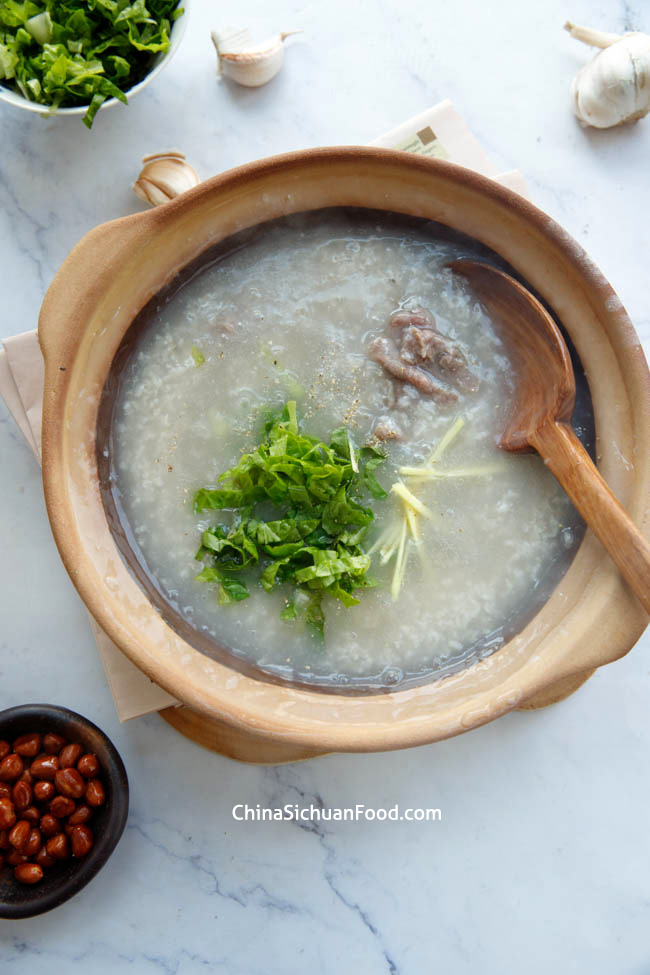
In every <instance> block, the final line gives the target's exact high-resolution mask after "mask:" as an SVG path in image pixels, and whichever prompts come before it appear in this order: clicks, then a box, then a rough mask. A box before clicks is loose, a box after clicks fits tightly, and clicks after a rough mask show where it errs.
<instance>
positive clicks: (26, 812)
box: [20, 806, 41, 826]
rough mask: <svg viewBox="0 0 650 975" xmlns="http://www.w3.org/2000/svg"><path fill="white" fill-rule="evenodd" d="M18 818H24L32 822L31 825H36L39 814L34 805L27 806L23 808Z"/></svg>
mask: <svg viewBox="0 0 650 975" xmlns="http://www.w3.org/2000/svg"><path fill="white" fill-rule="evenodd" d="M20 818H21V819H26V820H27V822H28V823H31V824H32V826H37V825H38V822H39V820H40V818H41V814H40V812H39V810H38V809H37V808H36V806H28V807H27V809H23V811H22V812H21V814H20Z"/></svg>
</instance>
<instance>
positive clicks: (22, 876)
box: [14, 863, 43, 884]
mask: <svg viewBox="0 0 650 975" xmlns="http://www.w3.org/2000/svg"><path fill="white" fill-rule="evenodd" d="M14 877H15V878H16V880H18V881H20V883H21V884H37V883H38V882H39V880H42V879H43V870H42V869H41V867H39V865H38V864H37V863H19V864H18V866H17V867H16V869H15V870H14Z"/></svg>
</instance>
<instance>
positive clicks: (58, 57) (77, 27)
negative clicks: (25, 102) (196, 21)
mask: <svg viewBox="0 0 650 975" xmlns="http://www.w3.org/2000/svg"><path fill="white" fill-rule="evenodd" d="M182 13H183V9H182V7H180V6H179V5H178V0H146V2H145V0H135V2H133V3H130V2H129V0H23V2H18V0H0V84H3V85H5V87H10V88H12V89H13V90H15V91H18V92H19V93H20V94H21V95H23V96H24V97H25V98H27V99H29V100H30V101H33V102H38V103H39V104H41V105H44V106H45V107H47V108H48V109H49V111H50V112H55V111H56V109H57V108H62V107H68V106H76V105H88V110H87V112H86V114H85V115H84V117H83V121H84V122H85V124H86V125H87V126H88V128H90V127H91V126H92V124H93V119H94V118H95V115H96V114H97V111H98V110H99V108H101V106H102V104H103V103H104V102H105V101H106V99H107V98H117V99H119V101H121V102H124V103H126V101H127V97H126V92H127V91H128V90H129V89H130V88H132V87H133V86H134V85H136V84H138V82H140V81H142V79H143V78H144V77H145V76H146V75H147V74H148V73H149V71H150V70H151V67H152V63H153V60H154V58H155V57H156V56H157V55H158V54H164V53H166V52H167V51H168V50H169V43H170V42H169V33H170V30H171V24H172V22H173V21H174V20H176V19H177V18H178V17H180V16H181V15H182Z"/></svg>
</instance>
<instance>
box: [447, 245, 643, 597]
mask: <svg viewBox="0 0 650 975" xmlns="http://www.w3.org/2000/svg"><path fill="white" fill-rule="evenodd" d="M449 267H450V268H451V269H452V271H454V273H455V274H459V275H461V276H462V277H464V278H465V280H466V281H467V282H468V284H469V286H470V289H471V290H472V292H473V293H474V295H475V296H476V298H478V300H479V301H480V303H481V304H482V305H483V306H484V308H485V309H486V311H487V312H488V314H489V315H490V318H491V319H492V321H493V322H494V325H495V326H496V328H497V331H498V332H499V334H500V336H501V339H502V340H503V342H504V344H505V346H506V349H507V350H508V353H509V355H510V358H511V361H512V363H513V366H514V368H515V392H514V395H513V400H512V408H511V411H510V416H509V419H508V423H507V425H506V428H505V430H504V432H503V434H502V435H501V438H500V440H499V446H500V447H502V448H503V449H504V450H508V451H514V452H519V451H525V450H531V449H532V450H536V451H537V453H538V454H539V455H540V457H541V458H542V460H543V461H544V463H545V464H546V466H547V467H548V468H549V470H550V471H551V472H552V473H553V475H554V476H555V477H556V478H557V480H558V481H559V482H560V484H561V485H562V487H563V488H564V490H565V491H566V493H567V494H568V496H569V497H570V498H571V501H572V502H573V504H574V505H575V507H576V508H577V510H578V511H579V512H580V514H581V515H582V517H583V518H584V520H585V521H586V523H587V525H588V526H589V528H591V530H592V531H593V532H594V534H595V535H596V536H597V538H598V539H600V541H601V542H602V544H603V545H604V546H605V548H606V549H607V551H608V553H609V554H610V556H611V557H612V559H613V560H614V562H615V563H616V565H617V566H618V568H619V570H620V572H621V575H622V576H623V578H624V579H625V580H626V582H627V583H628V584H629V586H630V588H631V589H632V590H633V592H634V593H635V594H636V596H637V597H638V599H639V600H640V602H641V604H642V605H643V607H644V609H645V610H646V612H647V613H650V544H649V543H648V542H647V540H646V538H645V537H644V536H643V535H642V534H641V532H640V530H639V529H638V528H637V526H636V525H635V524H634V522H633V521H632V519H631V518H630V517H629V515H628V514H627V512H626V511H625V510H624V508H623V507H622V506H621V504H620V503H619V501H618V500H617V498H616V497H615V495H614V494H613V493H612V491H611V490H610V488H609V487H608V485H607V484H606V482H605V481H604V480H603V478H602V477H601V475H600V473H599V472H598V468H597V467H596V465H595V464H594V463H593V461H592V460H591V457H590V456H589V454H588V453H587V451H586V450H585V448H584V447H583V446H582V444H581V443H580V440H579V439H578V437H577V436H576V434H575V432H574V430H573V427H572V426H571V422H570V421H571V417H572V415H573V409H574V406H575V377H574V375H573V367H572V365H571V357H570V355H569V350H568V349H567V346H566V342H565V341H564V338H563V336H562V333H561V332H560V329H559V328H558V326H557V325H556V323H555V322H554V321H553V318H552V317H551V316H550V315H549V313H548V312H547V311H546V309H545V308H544V306H543V305H542V304H541V303H540V302H539V301H538V300H537V298H535V296H534V295H532V294H531V293H530V291H528V289H527V288H525V287H524V286H523V285H522V284H520V283H519V282H518V281H516V280H515V279H514V278H513V277H511V276H510V275H509V274H505V273H504V272H503V271H499V270H498V269H497V268H495V267H492V266H491V265H490V264H484V263H483V262H481V261H472V260H469V259H462V260H458V261H453V262H452V263H451V264H450V265H449Z"/></svg>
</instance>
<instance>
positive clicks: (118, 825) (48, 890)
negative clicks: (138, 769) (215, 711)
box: [0, 704, 129, 919]
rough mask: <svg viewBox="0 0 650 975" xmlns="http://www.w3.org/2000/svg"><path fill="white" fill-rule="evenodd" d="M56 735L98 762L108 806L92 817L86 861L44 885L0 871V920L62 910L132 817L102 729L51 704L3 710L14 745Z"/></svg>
mask: <svg viewBox="0 0 650 975" xmlns="http://www.w3.org/2000/svg"><path fill="white" fill-rule="evenodd" d="M32 731H35V732H40V733H41V734H45V732H47V731H53V732H55V733H56V734H59V735H63V737H64V738H67V739H68V741H70V742H79V744H81V745H83V746H84V749H85V750H86V751H88V752H92V753H94V754H95V755H96V756H97V758H98V759H99V764H100V767H101V771H100V776H101V779H102V782H103V784H104V788H105V790H106V802H105V803H104V805H103V806H100V807H99V808H98V809H97V810H96V812H95V813H94V815H93V818H92V820H91V823H90V826H91V828H92V831H93V835H94V838H95V842H94V844H93V847H92V849H91V851H90V853H88V854H87V856H85V857H84V858H83V859H81V860H74V859H70V860H65V861H64V862H63V863H60V864H56V865H55V866H53V867H51V868H50V869H49V870H46V871H45V874H44V877H43V879H42V880H41V882H40V883H38V884H34V885H33V886H28V885H26V884H21V883H18V881H17V880H16V879H15V878H14V875H13V869H12V868H10V867H7V866H5V867H3V868H2V870H0V918H2V917H4V918H12V919H13V918H21V917H34V916H35V915H36V914H44V913H45V912H46V911H51V910H52V908H54V907H58V906H59V904H63V902H64V901H67V900H69V899H70V898H71V897H74V895H75V894H76V893H77V892H78V891H80V890H81V889H82V888H83V887H85V886H86V884H88V883H90V881H91V880H92V879H93V877H94V876H95V875H96V874H97V873H99V871H100V870H101V869H102V867H103V866H104V864H105V863H106V861H107V860H108V858H109V857H110V855H111V853H112V852H113V850H114V849H115V847H116V846H117V843H118V841H119V839H120V837H121V835H122V833H123V832H124V826H125V825H126V818H127V815H128V812H129V782H128V779H127V776H126V770H125V768H124V764H123V763H122V759H121V758H120V756H119V754H118V751H117V749H116V748H115V745H114V744H113V743H112V741H111V740H110V739H109V738H108V737H107V736H106V735H105V734H104V732H103V731H101V730H100V729H99V728H98V727H97V725H95V724H93V723H92V721H89V720H88V718H84V717H83V716H82V715H81V714H77V713H76V712H75V711H69V710H68V709H67V708H61V707H56V706H55V705H52V704H23V705H21V706H20V707H15V708H9V709H8V710H6V711H0V739H3V740H5V741H8V742H10V743H11V742H13V741H14V739H16V738H18V736H19V735H26V734H29V732H32Z"/></svg>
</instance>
